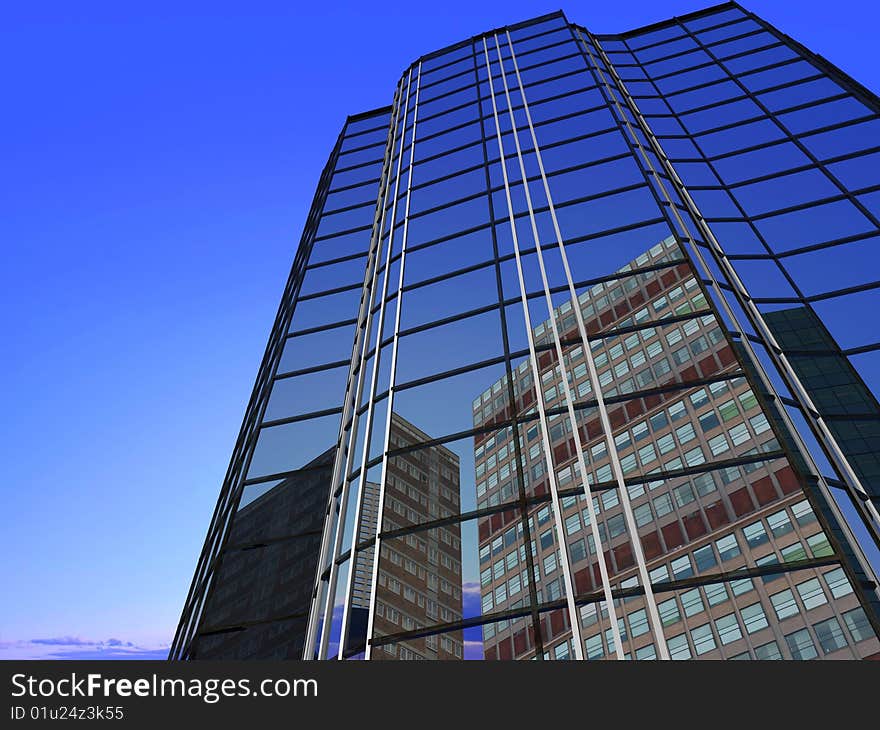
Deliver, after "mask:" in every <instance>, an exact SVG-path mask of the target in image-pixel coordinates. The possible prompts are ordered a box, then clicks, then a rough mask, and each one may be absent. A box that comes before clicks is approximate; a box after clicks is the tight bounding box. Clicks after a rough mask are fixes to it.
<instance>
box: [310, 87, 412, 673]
mask: <svg viewBox="0 0 880 730" xmlns="http://www.w3.org/2000/svg"><path fill="white" fill-rule="evenodd" d="M400 91H401V90H400V87H399V86H398V90H397V93H396V94H395V96H396V99H395V102H396V105H397V107H398V111H397V115H396V116H392V118H391V119H389V130H388V141H387V143H386V151H385V160H384V162H383V174H382V178H383V179H381V181H380V193H381V195H380V197H379V199H378V200H377V204H376V212H375V214H374V223H373V226H374V232H373V236H372V238H373V240H372V241H371V246H370V249H371V251H370V258H369V263H368V266H369V267H370V268H371V269H372V270H371V271H369V274H368V275H365V277H364V293H363V298H362V301H361V310H366V311H365V313H364V315H363V321H362V320H361V314H360V313H359V314H358V316H357V318H356V322H357V324H358V329H357V333H356V337H357V336H362V337H363V342H362V343H361V347H360V349H361V357H360V359H359V360H357V359H356V358H355V357H354V356H353V357H352V361H351V366H350V369H349V374H348V378H347V381H346V390H345V400H344V403H343V406H344V409H345V410H344V413H343V415H342V418H341V419H340V434H339V438H338V439H337V443H338V447H337V453H336V458H335V459H334V464H333V474H332V476H331V480H330V490H331V493H330V495H329V497H328V502H327V507H326V513H325V515H326V516H325V523H324V529H323V534H322V537H321V547H320V550H319V553H318V563H317V569H316V576H315V586H314V588H313V590H312V599H311V603H310V608H309V620H308V627H307V633H306V640H305V642H304V645H303V659H310V658H311V656H312V655H313V654H314V653H315V649H317V656H318V658H322V657H325V656H326V651H327V643H328V642H329V634H330V628H331V626H332V612H331V611H328V603H329V602H330V601H331V600H332V596H333V594H334V593H335V573H334V570H333V566H334V563H333V560H332V555H335V554H337V553H338V551H339V542H340V536H341V533H342V529H341V525H342V520H343V519H344V517H345V503H346V500H347V491H346V490H347V486H348V480H347V476H348V467H347V465H348V463H349V461H350V458H351V455H350V452H351V443H352V439H355V438H356V434H357V428H356V415H357V414H356V413H355V414H354V415H353V416H352V418H349V413H350V411H351V410H352V409H355V410H356V409H357V402H358V398H359V393H360V388H361V386H362V384H363V379H364V373H365V371H364V368H363V362H364V360H363V358H364V354H365V350H366V348H367V347H368V344H369V339H370V328H371V326H372V316H373V313H372V304H373V294H374V291H375V286H376V279H377V277H378V275H379V270H378V269H379V267H378V259H379V252H380V251H381V248H382V236H381V233H382V226H383V225H384V221H385V204H386V200H387V197H388V187H389V185H390V181H389V180H388V177H387V176H388V167H389V165H390V164H391V158H392V156H393V154H394V145H395V141H396V137H397V131H398V126H399V122H398V119H399V115H400V110H399V109H400V107H399V105H400V96H401V93H400ZM382 188H384V192H382ZM389 245H390V244H389ZM369 279H372V281H371V282H370V283H369V284H368V283H367V282H368V280H369ZM352 350H353V354H354V353H356V352H357V340H356V341H355V344H354V346H353V348H352ZM356 370H357V371H358V384H357V386H356V389H355V400H354V402H353V403H352V400H351V398H350V397H349V395H350V392H351V386H352V379H353V377H354V375H355V371H356ZM349 421H351V422H350V423H349ZM346 429H348V446H347V448H345V449H344V451H343V449H342V440H343V439H344V438H345V433H346ZM343 453H344V454H345V465H344V466H343V464H342V461H343ZM340 472H341V476H342V487H343V488H342V493H341V494H337V490H336V482H337V481H338V480H339V479H340ZM337 501H339V502H341V507H342V508H341V509H340V513H339V516H338V517H337V518H336V525H335V532H334V540H333V547H332V554H331V556H330V557H331V561H330V562H331V576H329V577H328V580H327V584H326V595H325V597H324V598H325V601H324V613H323V622H322V625H321V629H320V630H321V640H320V644H319V646H317V647H315V642H316V639H317V638H318V637H317V633H318V630H319V629H318V621H319V620H320V618H321V617H319V616H318V614H317V609H318V605H319V603H320V597H321V588H322V585H323V583H324V579H323V575H322V573H323V569H324V564H325V563H326V562H327V558H328V554H327V553H328V550H330V549H331V547H330V521H331V520H332V519H333V511H334V505H335V504H337ZM340 651H341V647H340Z"/></svg>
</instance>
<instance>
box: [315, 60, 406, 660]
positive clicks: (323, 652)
mask: <svg viewBox="0 0 880 730" xmlns="http://www.w3.org/2000/svg"><path fill="white" fill-rule="evenodd" d="M411 79H412V72H411V71H410V73H409V74H408V76H407V82H406V96H405V100H404V103H403V106H402V107H401V106H400V96H398V117H399V116H400V114H401V111H402V115H403V118H402V123H401V121H399V119H395V121H394V132H393V134H394V136H395V137H396V136H397V133H398V127H399V126H401V127H402V130H401V132H400V149H399V151H398V152H397V154H396V155H395V154H394V146H395V140H394V139H392V144H391V154H392V159H393V160H396V163H397V169H396V173H395V182H394V194H393V196H392V202H391V207H390V213H391V217H390V223H389V235H388V240H387V241H386V242H385V246H386V263H385V267H384V269H383V270H382V276H383V282H384V291H385V292H386V293H387V290H388V272H389V270H390V267H389V262H388V259H390V257H391V251H392V248H393V244H394V228H395V224H394V220H395V217H396V209H397V190H398V188H399V185H400V174H401V169H402V162H403V152H404V146H405V142H406V118H407V115H408V113H409V111H408V107H409V94H410V83H411ZM408 174H410V175H411V168H410V169H409V170H408ZM389 188H390V180H388V181H387V182H386V189H385V198H384V200H383V203H382V206H381V216H380V218H379V223H378V225H379V229H378V233H379V235H378V239H379V241H381V240H382V228H383V227H384V225H385V219H386V213H387V212H388V211H386V209H385V206H386V204H387V198H388V193H389ZM381 246H382V243H379V244H378V248H379V250H381ZM378 260H379V259H378V256H377V259H376V261H377V262H378ZM379 274H380V272H379V266H378V263H377V266H376V273H375V276H374V280H373V287H372V288H371V289H370V296H369V304H368V315H367V321H366V323H365V330H364V331H365V333H366V337H365V338H364V344H363V348H364V350H365V351H366V350H367V349H368V348H369V345H370V340H371V329H372V318H373V301H374V299H375V291H376V288H375V287H376V284H377V282H378V277H379ZM385 304H386V301H385V297H383V298H382V299H381V301H380V306H379V311H378V314H379V320H378V326H377V329H376V335H375V336H376V339H377V341H378V340H379V339H380V338H381V335H382V327H383V326H384V319H385ZM373 350H374V352H373V375H372V377H371V380H370V386H371V391H370V395H371V398H370V399H369V400H368V403H367V405H368V408H367V411H366V415H367V428H366V430H365V433H364V444H361V445H360V446H361V448H362V449H363V451H362V453H363V454H364V459H365V458H366V454H367V453H368V452H369V441H370V430H371V426H372V415H373V412H374V403H373V400H372V397H373V396H374V394H375V388H374V386H375V380H376V378H377V377H378V376H377V372H378V365H379V360H380V358H381V347H380V346H379V345H378V344H377V345H376V346H375V347H374V348H373ZM364 362H365V361H364V359H363V357H362V358H361V364H363V363H364ZM365 377H366V369H365V368H364V367H361V370H360V372H359V377H358V384H357V388H356V391H355V397H354V400H353V402H352V408H353V410H354V413H353V415H352V418H351V424H350V430H349V445H348V448H347V449H346V451H345V465H344V466H343V467H342V472H341V474H340V475H339V476H337V477H336V479H340V478H341V481H342V487H341V491H340V495H339V505H340V507H339V516H338V518H337V528H336V532H335V535H334V538H335V539H334V546H333V553H332V556H331V560H330V573H329V575H328V579H327V595H326V599H325V607H324V616H325V619H324V631H323V632H322V635H321V644H320V647H319V655H318V656H319V658H320V659H326V658H327V649H328V646H329V641H330V631H329V626H332V619H331V620H330V624H329V626H328V621H327V618H326V617H328V616H332V614H333V606H334V605H335V599H336V593H337V590H338V577H339V566H340V565H341V563H342V562H343V561H342V559H341V556H340V550H341V548H342V541H343V539H344V537H345V534H344V533H345V529H344V528H345V520H346V515H347V512H348V509H349V500H350V498H351V494H350V492H351V488H350V483H351V481H350V478H349V472H350V471H351V463H352V460H353V459H354V458H355V450H356V448H357V447H358V444H357V433H358V427H359V423H360V408H359V403H360V401H361V395H362V391H363V384H364V379H365ZM357 478H358V479H360V480H361V482H362V483H363V482H364V481H365V479H366V472H365V470H364V469H363V462H362V468H361V472H360V474H359V476H358V477H357ZM336 479H334V484H335V483H336ZM358 497H359V498H358V502H357V505H356V507H355V510H356V511H355V519H354V524H353V531H354V535H353V538H352V545H354V544H355V543H356V542H357V539H356V536H357V530H358V524H359V521H360V510H361V505H362V503H363V491H360V492H359V494H358ZM380 519H381V515H380ZM350 552H351V551H350V550H349V553H350ZM353 577H354V556H353V555H350V556H349V566H348V580H347V581H346V588H345V593H344V598H343V613H342V618H341V625H340V635H339V647H338V651H337V659H339V660H341V659H342V656H343V650H344V647H345V643H346V638H347V633H348V631H347V630H348V622H349V612H348V603H349V601H350V590H351V582H352V579H353Z"/></svg>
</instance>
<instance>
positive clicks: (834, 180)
mask: <svg viewBox="0 0 880 730" xmlns="http://www.w3.org/2000/svg"><path fill="white" fill-rule="evenodd" d="M878 114H880V100H878V99H877V97H876V96H875V95H873V94H872V93H871V92H869V91H868V90H866V89H865V88H864V87H862V86H860V85H859V84H858V83H857V82H855V81H854V80H853V79H852V78H850V77H848V76H847V75H845V74H844V73H843V72H841V71H840V70H839V69H837V68H836V67H834V66H832V65H831V64H829V63H828V62H827V61H826V60H824V59H822V58H821V57H819V56H816V55H814V54H812V53H811V52H810V51H808V50H807V49H805V48H804V47H803V46H801V45H799V44H798V43H797V42H796V41H794V40H792V39H791V38H789V37H788V36H785V35H784V34H782V33H781V32H779V31H778V30H776V29H775V28H773V27H772V26H770V25H769V24H767V23H766V22H765V21H763V20H762V19H760V18H758V17H757V16H755V15H753V14H752V13H749V12H748V11H747V10H745V9H743V8H742V7H741V6H739V5H737V4H735V3H726V4H724V5H719V6H714V7H712V8H708V9H706V10H704V11H700V12H698V13H693V14H691V15H687V16H683V17H680V18H675V19H673V20H670V21H667V22H663V23H658V24H655V25H653V26H648V27H645V28H639V29H636V30H633V31H629V32H626V33H623V34H618V35H596V34H593V33H591V32H590V31H589V30H587V29H586V28H584V27H582V26H579V25H577V24H575V23H571V22H570V21H569V20H568V19H567V18H566V17H565V16H564V15H563V14H562V13H554V14H551V15H548V16H542V17H540V18H535V19H533V20H530V21H526V22H524V23H520V24H517V25H515V26H510V27H507V28H502V29H498V30H495V31H491V32H489V33H485V34H483V35H480V36H475V37H473V38H471V39H470V40H467V41H464V42H462V43H460V44H457V45H455V46H451V47H449V48H445V49H442V50H440V51H437V52H434V53H431V54H429V55H426V56H424V57H422V58H421V59H419V60H418V61H416V62H415V63H414V64H413V65H412V66H411V67H410V68H408V69H407V70H406V71H405V73H404V74H403V76H402V77H401V79H400V81H399V83H398V85H397V88H396V91H395V93H394V97H393V101H392V104H391V106H390V107H388V108H383V109H379V110H376V111H373V112H368V113H366V114H361V115H358V116H355V117H350V118H349V120H348V121H347V123H346V125H345V127H344V128H343V131H342V133H341V134H340V136H339V138H338V140H337V143H336V145H335V147H334V149H333V151H332V153H331V156H330V159H329V161H328V164H327V167H326V168H325V170H324V172H323V174H322V176H321V179H320V182H319V185H318V191H317V193H316V196H315V199H314V202H313V205H312V208H311V211H310V213H309V217H308V220H307V222H306V226H305V230H304V233H303V236H302V240H301V243H300V246H299V249H298V251H297V254H296V258H295V261H294V265H293V268H292V271H291V275H290V278H289V280H288V284H287V286H286V288H285V291H284V294H283V297H282V302H281V306H280V308H279V312H278V315H277V317H276V322H275V325H274V327H273V329H272V334H271V336H270V341H269V344H268V347H267V349H266V354H265V356H264V359H263V362H262V364H261V366H260V370H259V373H258V377H257V382H256V384H255V387H254V391H253V394H252V397H251V400H250V402H249V405H248V409H247V412H246V414H245V419H244V424H243V427H242V430H241V433H240V436H239V439H238V441H237V443H236V446H235V449H234V452H233V457H232V460H231V463H230V467H229V471H228V473H227V476H226V478H225V480H224V484H223V487H222V489H221V493H220V498H219V500H218V503H217V507H216V509H215V513H214V516H213V517H212V520H211V524H210V527H209V532H208V536H207V539H206V543H205V548H204V550H203V553H202V555H201V557H200V559H199V562H198V565H197V568H196V572H195V575H194V578H193V582H192V585H191V588H190V592H189V595H188V597H187V600H186V603H185V606H184V610H183V613H182V617H181V623H180V626H179V628H178V632H177V635H176V636H175V640H174V643H173V645H172V649H171V658H180V659H185V658H208V657H210V658H225V657H228V658H248V657H254V658H258V657H259V658H263V657H266V658H268V657H275V658H300V657H301V658H321V659H325V658H340V659H351V660H357V659H398V660H399V659H448V660H454V659H490V660H507V659H539V660H564V659H599V658H610V659H627V658H628V659H698V658H711V659H778V658H785V659H813V658H828V659H855V658H878V657H880V641H878V638H877V637H878V632H880V596H878V585H877V577H876V570H877V568H878V567H880V550H878V537H880V518H878V512H877V507H878V500H880V462H878V458H880V457H878V456H877V454H878V453H880V451H878V448H880V430H878V429H880V407H878V403H877V399H876V397H875V395H874V393H875V392H876V385H877V383H878V381H880V338H878V337H877V332H876V328H874V329H873V330H872V329H871V327H870V326H866V323H865V322H864V319H863V318H861V319H860V318H859V317H858V316H857V315H859V314H862V313H864V312H867V311H872V309H873V308H874V307H875V305H877V304H880V300H878V296H880V295H878V292H880V282H878V281H876V280H875V279H874V278H872V277H874V276H876V274H875V273H874V272H875V271H876V270H877V264H878V263H880V254H878V253H877V250H878V249H877V243H878V241H880V202H878V201H880V198H878V197H877V196H878V195H880V193H878V190H880V172H878V170H880V166H878V165H877V162H878V160H880V152H878V151H877V149H876V133H877V130H878V129H880V127H878V124H880V116H878ZM330 444H332V447H331V448H329V449H328V448H327V447H328V445H330ZM302 464H306V466H305V467H302V466H299V465H302ZM296 551H299V552H296ZM294 553H296V554H295V555H294ZM296 556H299V557H296Z"/></svg>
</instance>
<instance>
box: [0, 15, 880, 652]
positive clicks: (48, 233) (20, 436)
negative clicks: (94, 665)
mask: <svg viewBox="0 0 880 730" xmlns="http://www.w3.org/2000/svg"><path fill="white" fill-rule="evenodd" d="M706 4H709V3H701V2H698V1H696V0H694V1H689V2H677V1H675V2H672V1H669V0H667V1H666V2H664V3H656V2H651V3H649V2H642V1H640V0H637V1H634V2H629V3H585V2H573V3H569V4H561V3H560V2H559V0H553V2H529V3H526V2H518V1H510V0H508V1H506V2H495V1H492V2H482V3H473V2H461V1H460V0H449V1H447V2H444V3H423V4H420V3H399V4H398V5H396V6H395V5H394V4H387V3H386V4H376V3H351V4H345V3H339V2H332V1H331V2H324V3H311V4H307V6H305V7H304V6H303V5H302V4H298V3H297V4H295V3H290V2H285V3H281V2H278V3H264V2H249V3H246V4H245V3H242V4H238V5H236V4H228V3H222V2H211V3H210V4H208V3H206V4H200V3H179V2H175V3H165V2H153V3H149V4H143V5H137V6H136V5H135V4H132V3H109V2H108V3H102V2H82V3H76V4H73V3H51V2H49V3H40V4H29V3H20V4H17V5H11V6H9V7H6V8H5V9H4V23H3V24H2V27H0V62H2V67H3V68H4V69H5V74H4V80H3V94H4V114H3V115H2V117H0V140H2V141H0V149H2V157H0V159H2V164H3V170H4V173H5V174H4V176H3V183H2V185H3V191H2V194H0V241H2V242H3V248H4V259H5V266H3V267H2V272H0V277H2V280H0V297H2V303H0V313H2V314H0V316H2V318H3V321H2V326H3V331H4V333H5V339H6V342H7V345H6V348H5V353H6V354H5V357H3V358H2V360H0V368H2V373H0V382H2V383H3V389H4V393H3V402H4V405H5V413H6V418H4V419H3V423H2V425H0V429H2V438H0V443H2V445H3V449H4V450H5V451H6V454H5V456H4V458H3V464H4V465H5V467H6V469H5V472H6V473H5V477H6V478H5V480H4V487H3V495H4V510H3V517H2V523H0V553H2V554H3V555H4V560H3V562H2V567H0V582H2V585H3V590H4V595H5V600H4V601H3V603H2V609H0V657H14V656H47V657H58V656H69V657H75V658H83V657H87V656H104V657H108V658H109V657H112V656H118V655H125V656H142V657H153V656H162V655H164V653H163V651H162V647H164V646H166V645H167V644H168V642H169V641H170V638H171V636H172V634H173V631H174V628H175V626H176V622H177V618H178V614H179V611H180V608H181V605H182V602H183V599H184V597H185V593H186V590H187V588H188V586H189V581H190V578H191V575H192V570H193V568H194V565H195V561H196V558H197V555H198V552H199V550H200V549H201V543H202V539H203V537H204V533H205V530H206V528H207V523H208V520H209V517H210V514H211V510H212V509H213V505H214V501H215V499H216V496H217V491H218V489H219V485H220V482H221V479H222V477H223V474H224V472H225V469H226V465H227V462H228V458H229V453H230V451H231V448H232V446H233V443H234V440H235V438H236V435H237V432H238V428H239V425H240V419H241V416H242V414H243V412H244V408H245V404H246V400H247V397H248V395H249V393H250V388H251V385H252V383H253V379H254V376H255V373H256V369H257V365H258V363H259V360H260V357H261V356H262V352H263V348H264V346H265V341H266V337H267V335H268V330H269V327H270V325H271V322H272V319H273V317H274V314H275V310H276V307H277V305H278V298H279V296H280V293H281V290H282V287H283V284H284V281H285V279H286V276H287V272H288V269H289V266H290V263H291V261H292V258H293V254H294V250H295V246H296V243H297V241H298V238H299V234H300V231H301V226H302V223H303V221H304V218H305V215H306V211H307V209H308V206H309V203H310V201H311V197H312V194H313V190H314V186H315V183H316V181H317V177H318V174H319V172H320V170H321V168H322V167H323V165H324V163H325V160H326V156H327V154H328V152H329V150H330V147H331V145H332V143H333V142H334V140H335V138H336V135H337V134H338V131H339V129H340V126H341V124H342V123H343V121H344V119H345V116H346V115H347V114H349V113H356V112H359V111H363V110H367V109H371V108H375V107H378V106H383V105H386V104H388V103H389V102H390V101H391V95H392V93H393V89H394V85H395V82H396V80H397V78H398V76H399V74H400V72H401V71H402V70H403V69H404V68H405V67H406V66H407V65H408V64H409V63H410V62H411V61H412V60H413V59H414V58H416V57H418V56H419V55H422V54H423V53H426V52H429V51H431V50H432V49H435V48H438V47H442V46H444V45H447V44H449V43H452V42H455V41H458V40H460V39H462V38H464V37H467V36H470V35H472V34H475V33H478V32H480V31H483V30H486V29H488V28H491V27H495V26H498V25H502V24H505V23H511V22H516V21H518V20H522V19H525V18H527V17H531V16H534V15H539V14H542V13H545V12H549V11H552V10H556V9H558V8H559V7H563V9H564V10H565V11H566V12H567V14H568V16H569V17H570V18H572V19H574V20H577V21H578V22H581V23H583V24H584V25H586V26H588V27H589V28H590V29H591V30H594V31H596V32H600V33H601V32H615V31H619V30H624V29H627V28H630V27H634V26H637V25H643V24H646V23H650V22H654V21H658V20H662V19H664V18H666V17H669V16H670V15H673V14H682V13H686V12H689V11H692V10H695V9H698V8H700V7H702V6H703V5H706ZM747 7H749V8H750V9H752V10H754V11H755V12H757V13H758V14H760V15H763V16H764V17H766V18H767V19H768V20H770V21H771V22H773V23H775V24H776V25H777V26H778V27H780V28H781V29H782V30H783V31H785V32H787V33H789V34H790V35H792V36H794V37H795V38H797V39H799V40H801V41H802V42H804V43H805V45H807V46H808V47H810V48H812V49H814V50H815V51H817V52H818V53H820V54H822V55H824V56H826V57H827V58H828V59H830V60H831V61H833V62H835V63H836V64H838V65H839V66H841V67H842V68H843V69H844V70H846V71H848V72H850V73H851V74H853V75H854V76H855V77H856V78H857V79H858V80H860V81H861V82H862V83H864V84H865V85H866V86H867V87H869V88H871V89H874V90H878V89H880V66H878V64H877V63H876V58H875V57H874V55H873V54H874V46H875V34H874V29H875V28H876V27H877V22H878V20H880V10H878V8H877V7H876V5H875V4H874V3H870V2H850V1H848V0H842V1H841V2H838V3H835V4H834V9H835V11H836V15H835V16H830V15H829V12H828V4H827V3H824V2H823V3H819V2H800V3H794V2H769V1H760V0H757V1H755V2H751V3H747Z"/></svg>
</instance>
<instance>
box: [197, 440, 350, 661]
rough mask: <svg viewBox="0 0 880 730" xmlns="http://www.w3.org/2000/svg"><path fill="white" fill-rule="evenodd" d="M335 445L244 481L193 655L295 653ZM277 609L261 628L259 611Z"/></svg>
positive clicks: (299, 644) (298, 653) (276, 656)
mask: <svg viewBox="0 0 880 730" xmlns="http://www.w3.org/2000/svg"><path fill="white" fill-rule="evenodd" d="M335 451H336V450H335V448H333V449H328V450H327V451H325V452H324V453H323V454H321V455H320V456H319V457H318V458H316V459H314V460H313V461H311V462H309V463H308V464H306V465H305V466H304V467H303V468H302V469H300V470H299V471H297V472H295V473H294V474H292V475H291V476H288V477H286V478H285V479H282V480H280V481H277V482H270V483H268V484H260V485H256V486H254V487H245V490H244V493H243V495H242V498H241V502H240V504H239V508H238V511H237V512H236V514H235V519H234V522H233V527H232V530H231V531H230V534H229V540H228V543H227V545H226V546H225V548H224V550H223V552H222V553H221V555H220V560H219V565H218V566H217V568H216V577H215V579H214V582H215V586H214V590H213V591H212V592H211V595H210V598H209V600H208V603H207V606H206V609H205V612H204V627H203V629H202V631H201V634H200V640H199V642H198V643H197V645H196V649H195V651H194V652H193V656H192V658H193V659H300V658H301V657H302V651H303V640H304V638H305V630H306V619H307V618H308V611H309V604H310V602H311V583H312V582H313V581H314V578H315V570H316V568H317V565H318V554H319V551H320V548H321V535H322V531H323V529H324V521H323V509H324V506H325V505H326V503H327V499H328V498H329V496H330V479H331V476H332V473H333V458H334V456H335ZM270 617H283V618H282V619H281V620H280V621H279V622H277V623H273V624H272V626H270V627H266V628H269V630H268V631H267V630H264V626H263V622H262V621H261V619H264V618H270Z"/></svg>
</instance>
